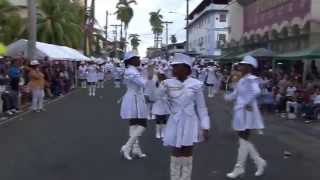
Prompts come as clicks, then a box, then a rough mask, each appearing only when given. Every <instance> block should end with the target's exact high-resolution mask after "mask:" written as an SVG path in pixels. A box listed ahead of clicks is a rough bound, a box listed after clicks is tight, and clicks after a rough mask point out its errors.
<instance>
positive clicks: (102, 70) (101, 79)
mask: <svg viewBox="0 0 320 180" xmlns="http://www.w3.org/2000/svg"><path fill="white" fill-rule="evenodd" d="M97 64H98V84H97V87H98V88H104V78H105V68H104V60H102V59H100V60H99V61H98V62H97Z"/></svg>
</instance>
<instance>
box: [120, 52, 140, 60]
mask: <svg viewBox="0 0 320 180" xmlns="http://www.w3.org/2000/svg"><path fill="white" fill-rule="evenodd" d="M133 57H140V56H139V55H138V53H137V52H135V51H128V52H126V53H125V55H124V59H123V61H127V60H130V59H131V58H133Z"/></svg>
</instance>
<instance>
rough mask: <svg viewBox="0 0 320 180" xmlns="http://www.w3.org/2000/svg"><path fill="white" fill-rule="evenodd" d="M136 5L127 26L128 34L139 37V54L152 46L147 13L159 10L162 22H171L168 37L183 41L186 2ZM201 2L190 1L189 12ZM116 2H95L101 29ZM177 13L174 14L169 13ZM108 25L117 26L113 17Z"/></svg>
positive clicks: (153, 0)
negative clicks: (107, 13)
mask: <svg viewBox="0 0 320 180" xmlns="http://www.w3.org/2000/svg"><path fill="white" fill-rule="evenodd" d="M136 1H137V2H138V4H137V5H133V8H134V12H135V16H134V18H133V20H132V22H131V23H130V26H129V31H128V32H129V34H130V33H137V34H140V35H141V37H140V38H141V40H142V43H141V45H140V48H139V53H140V55H141V56H144V55H145V53H146V48H147V47H150V46H153V34H152V31H151V26H150V23H149V17H150V16H149V12H151V11H157V10H158V9H161V14H162V15H163V16H164V20H168V21H173V22H174V24H172V25H170V26H169V35H171V34H176V36H177V38H178V41H179V42H180V41H184V40H185V31H184V26H185V20H184V19H185V16H184V14H185V8H186V0H136ZM201 1H202V0H190V11H192V10H193V9H194V8H195V7H196V6H197V5H198V4H199V3H200V2H201ZM117 2H118V0H96V3H97V7H96V18H97V19H98V22H99V24H100V26H101V27H104V25H105V12H106V10H108V11H109V12H112V13H114V12H115V9H116V8H115V6H116V3H117ZM170 11H174V12H177V13H176V14H172V13H169V12H170ZM109 24H118V23H117V21H116V18H115V16H114V15H111V16H110V17H109ZM112 30H113V29H112V28H111V27H109V34H110V37H113V34H112Z"/></svg>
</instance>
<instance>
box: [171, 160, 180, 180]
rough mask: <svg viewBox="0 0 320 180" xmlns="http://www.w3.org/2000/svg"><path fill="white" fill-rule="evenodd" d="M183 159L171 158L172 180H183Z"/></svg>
mask: <svg viewBox="0 0 320 180" xmlns="http://www.w3.org/2000/svg"><path fill="white" fill-rule="evenodd" d="M181 161H182V158H178V157H175V156H171V160H170V180H181V172H182V163H181Z"/></svg>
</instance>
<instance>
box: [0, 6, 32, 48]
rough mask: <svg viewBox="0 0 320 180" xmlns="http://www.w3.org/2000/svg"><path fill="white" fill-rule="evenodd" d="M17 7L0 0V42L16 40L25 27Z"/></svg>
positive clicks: (7, 42)
mask: <svg viewBox="0 0 320 180" xmlns="http://www.w3.org/2000/svg"><path fill="white" fill-rule="evenodd" d="M17 11H18V8H16V7H13V6H11V4H10V3H9V2H8V1H7V0H0V24H4V25H5V26H1V27H0V42H3V43H5V44H9V43H11V42H13V41H15V40H18V39H19V38H20V37H21V36H22V34H23V32H24V31H25V29H26V25H25V23H24V22H23V19H22V18H21V17H20V15H19V14H18V12H17Z"/></svg>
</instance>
